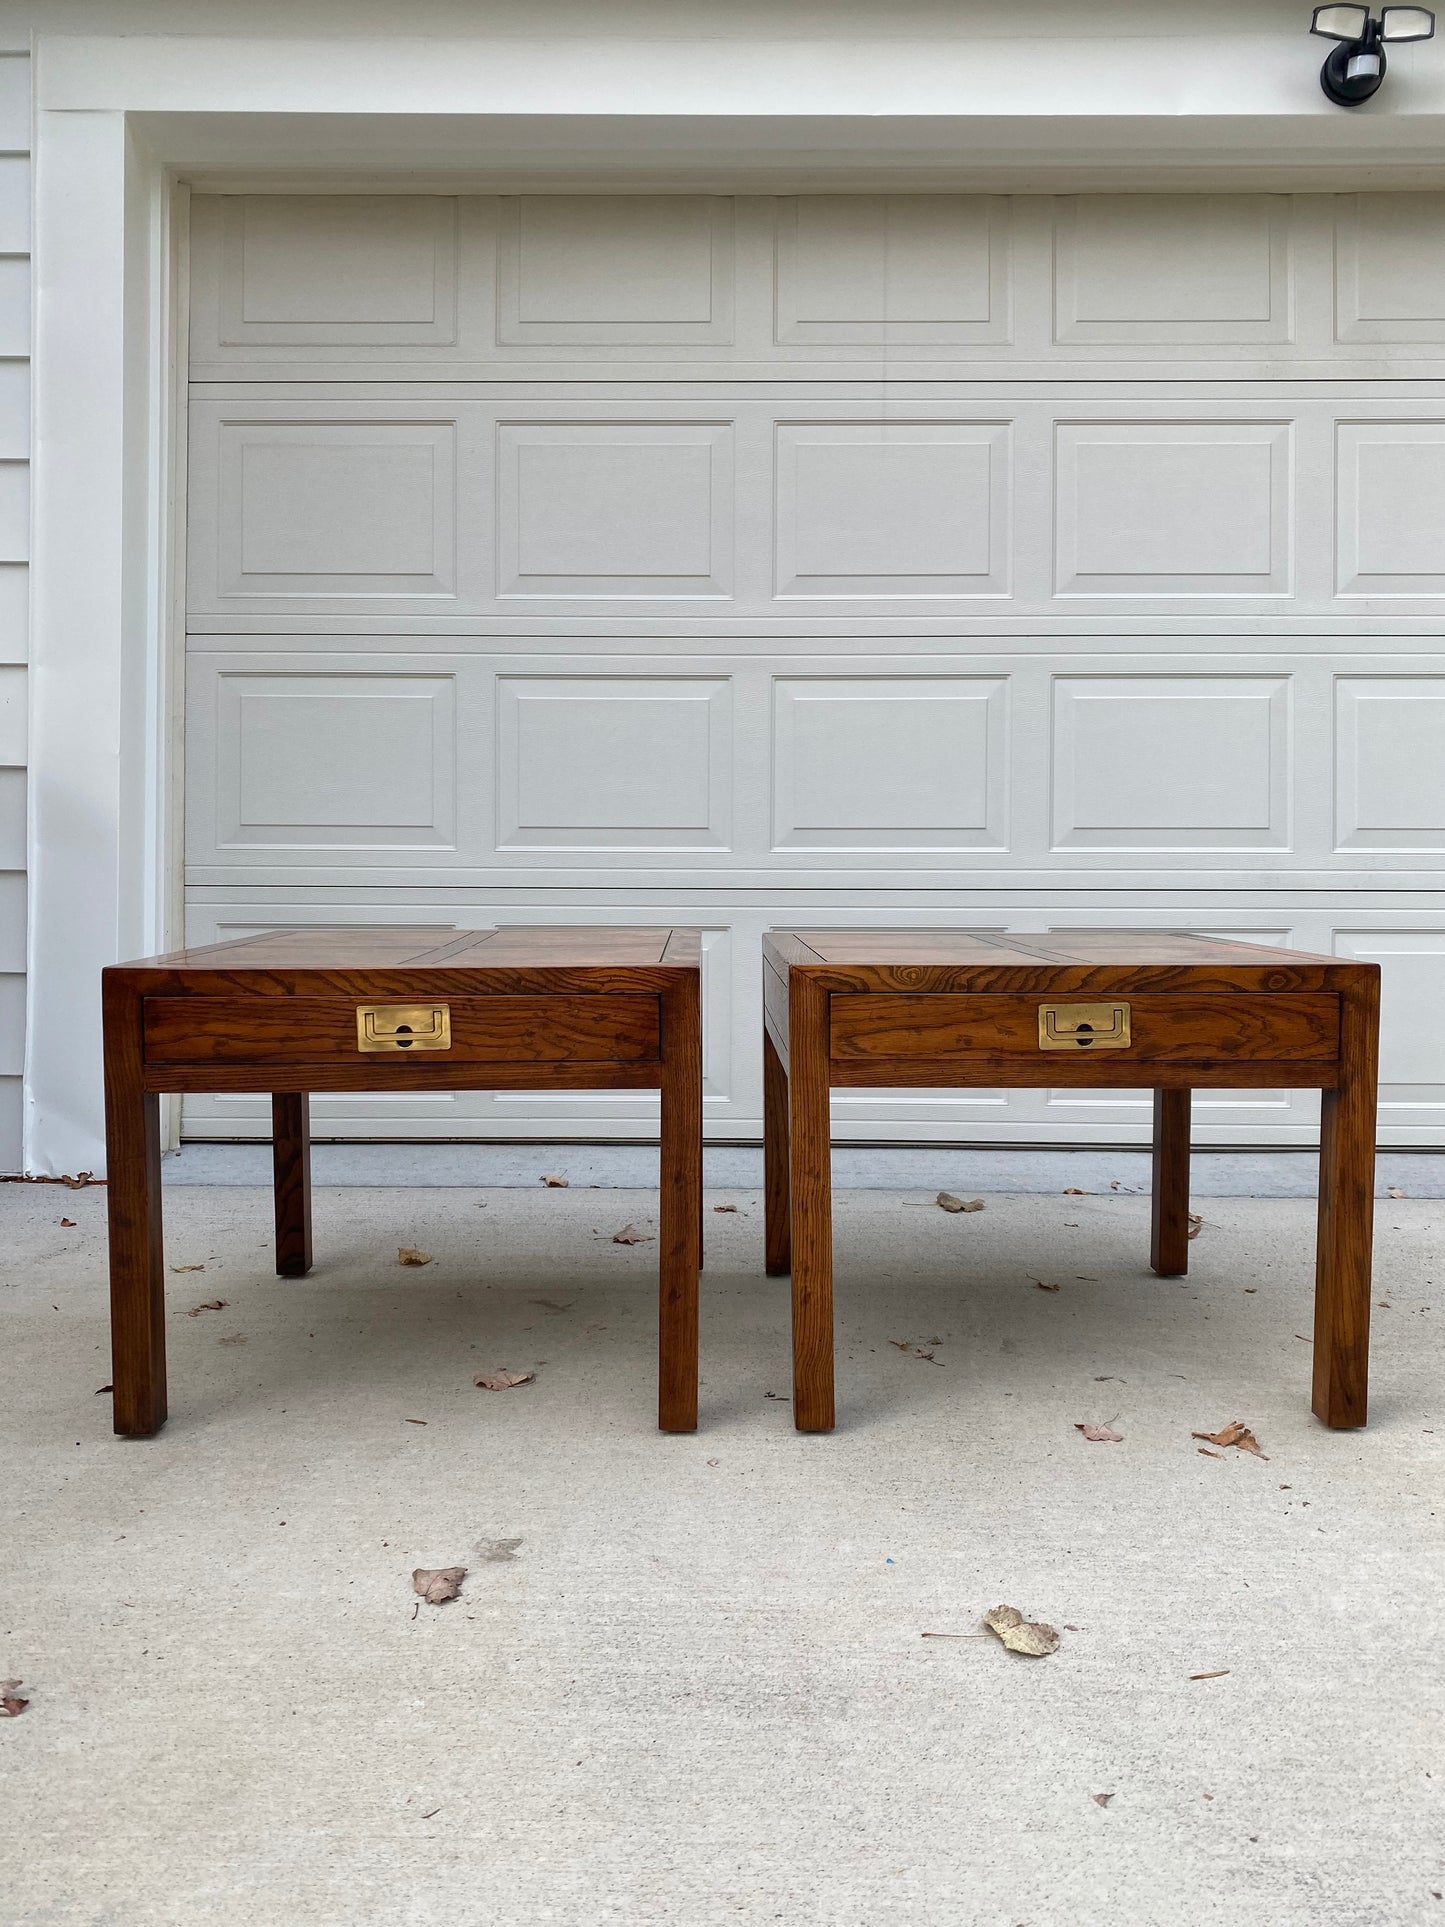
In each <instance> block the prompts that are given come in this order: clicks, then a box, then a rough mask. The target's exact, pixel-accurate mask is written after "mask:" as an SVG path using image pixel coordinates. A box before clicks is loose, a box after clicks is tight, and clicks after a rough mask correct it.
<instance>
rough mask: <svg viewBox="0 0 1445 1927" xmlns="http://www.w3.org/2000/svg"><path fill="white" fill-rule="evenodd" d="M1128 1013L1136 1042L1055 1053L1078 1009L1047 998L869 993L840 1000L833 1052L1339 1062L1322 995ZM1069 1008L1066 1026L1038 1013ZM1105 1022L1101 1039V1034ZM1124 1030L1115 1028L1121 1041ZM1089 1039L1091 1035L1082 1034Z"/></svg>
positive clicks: (1165, 1001) (1193, 1000) (1106, 1041)
mask: <svg viewBox="0 0 1445 1927" xmlns="http://www.w3.org/2000/svg"><path fill="white" fill-rule="evenodd" d="M1108 1005H1109V1008H1110V1009H1113V1008H1115V1007H1119V1006H1127V1035H1128V1039H1129V1041H1128V1043H1127V1044H1120V1043H1118V1042H1117V1041H1114V1038H1111V1037H1110V1036H1108V1035H1105V1034H1100V1035H1098V1036H1097V1037H1096V1038H1095V1040H1094V1041H1093V1042H1092V1043H1077V1044H1070V1043H1068V1042H1067V1041H1065V1042H1064V1044H1063V1045H1062V1047H1060V1046H1059V1045H1057V1044H1054V1045H1051V1046H1050V1047H1049V1048H1045V1046H1044V1045H1043V1044H1042V1043H1041V1041H1040V1039H1041V1036H1042V1035H1044V1034H1045V1033H1047V1034H1050V1035H1052V1036H1054V1037H1057V1036H1059V1035H1060V1034H1061V1033H1062V1034H1063V1036H1064V1037H1065V1039H1066V1040H1067V1038H1068V1036H1069V1034H1070V1033H1069V1029H1068V1026H1069V1025H1070V1024H1071V1023H1072V1022H1073V1021H1074V1020H1073V1016H1072V1013H1073V1012H1075V1011H1077V1010H1078V1009H1080V1008H1082V1006H1080V1005H1078V1004H1067V1005H1061V1004H1058V1003H1051V1002H1050V1000H1049V999H1047V998H1039V997H990V996H981V997H967V996H959V997H955V996H948V995H940V996H922V995H919V996H913V997H910V996H897V995H894V994H891V993H890V994H887V995H880V996H868V995H852V994H843V993H836V994H835V995H834V997H833V999H832V1020H831V1034H832V1045H831V1054H832V1056H833V1057H834V1058H835V1059H839V1060H843V1061H854V1062H856V1061H858V1060H860V1059H870V1058H892V1059H895V1060H896V1059H902V1058H925V1059H926V1058H930V1057H947V1058H954V1059H967V1058H978V1059H998V1058H1027V1059H1030V1060H1040V1059H1041V1060H1042V1061H1044V1062H1046V1063H1062V1062H1064V1061H1066V1059H1067V1057H1086V1056H1089V1055H1091V1054H1092V1055H1096V1056H1098V1057H1099V1059H1100V1061H1101V1062H1103V1063H1106V1064H1108V1065H1109V1066H1111V1067H1112V1068H1113V1069H1114V1070H1115V1071H1117V1070H1118V1069H1120V1068H1121V1067H1122V1066H1123V1065H1125V1064H1127V1063H1129V1062H1131V1061H1132V1062H1135V1063H1154V1064H1188V1063H1210V1062H1215V1061H1219V1062H1226V1063H1227V1062H1228V1061H1230V1060H1231V1059H1238V1058H1244V1059H1253V1060H1255V1061H1258V1062H1263V1063H1305V1062H1315V1061H1319V1060H1324V1061H1329V1060H1331V1059H1333V1058H1335V1057H1337V1056H1338V1055H1339V1048H1340V1005H1339V999H1338V998H1337V997H1334V996H1328V995H1324V994H1322V993H1313V992H1308V993H1294V992H1283V991H1281V992H1278V993H1273V992H1271V993H1267V994H1264V995H1255V994H1253V993H1252V992H1249V991H1239V992H1237V993H1228V992H1224V993H1215V994H1213V995H1207V996H1199V997H1191V996H1190V995H1188V994H1187V993H1185V992H1180V993H1175V992H1170V993H1168V994H1164V993H1159V992H1155V993H1152V994H1147V995H1144V996H1140V997H1114V998H1110V999H1109V1000H1108ZM1050 1011H1055V1012H1057V1011H1068V1012H1069V1013H1070V1016H1069V1017H1068V1018H1066V1019H1065V1020H1064V1022H1063V1024H1062V1025H1060V1024H1055V1023H1050V1022H1049V1021H1048V1020H1047V1017H1046V1018H1045V1021H1044V1023H1043V1024H1042V1025H1041V1021H1040V1013H1041V1012H1044V1013H1048V1012H1050ZM1102 1029H1103V1027H1102V1024H1101V1033H1102ZM1119 1029H1120V1027H1119V1026H1118V1025H1115V1026H1114V1033H1115V1037H1116V1036H1117V1034H1118V1032H1119ZM1083 1034H1084V1035H1087V1034H1088V1033H1083Z"/></svg>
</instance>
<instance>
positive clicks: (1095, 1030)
mask: <svg viewBox="0 0 1445 1927" xmlns="http://www.w3.org/2000/svg"><path fill="white" fill-rule="evenodd" d="M1130 1041H1131V1039H1130V1034H1129V1006H1128V1005H1127V1004H1040V1005H1039V1049H1040V1050H1128V1048H1129V1044H1130Z"/></svg>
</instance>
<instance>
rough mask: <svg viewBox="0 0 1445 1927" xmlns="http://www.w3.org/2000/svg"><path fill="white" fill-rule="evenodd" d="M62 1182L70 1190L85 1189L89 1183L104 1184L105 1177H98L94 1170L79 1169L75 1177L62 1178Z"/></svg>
mask: <svg viewBox="0 0 1445 1927" xmlns="http://www.w3.org/2000/svg"><path fill="white" fill-rule="evenodd" d="M60 1182H61V1183H62V1184H63V1185H64V1186H65V1187H66V1189H67V1190H69V1191H83V1190H84V1189H85V1187H86V1185H88V1184H104V1183H105V1179H104V1178H97V1177H96V1175H95V1173H94V1171H77V1172H76V1174H75V1176H74V1177H73V1178H64V1177H63V1178H62V1179H61V1180H60Z"/></svg>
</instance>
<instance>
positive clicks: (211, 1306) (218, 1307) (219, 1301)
mask: <svg viewBox="0 0 1445 1927" xmlns="http://www.w3.org/2000/svg"><path fill="white" fill-rule="evenodd" d="M229 1303H230V1300H229V1299H226V1298H203V1299H202V1300H201V1302H200V1304H199V1305H192V1306H191V1308H190V1310H189V1311H188V1312H187V1313H186V1316H187V1318H199V1317H200V1315H201V1313H202V1312H203V1311H224V1310H225V1309H226V1306H227V1305H228V1304H229Z"/></svg>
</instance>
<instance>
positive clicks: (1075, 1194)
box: [1064, 1184, 1094, 1198]
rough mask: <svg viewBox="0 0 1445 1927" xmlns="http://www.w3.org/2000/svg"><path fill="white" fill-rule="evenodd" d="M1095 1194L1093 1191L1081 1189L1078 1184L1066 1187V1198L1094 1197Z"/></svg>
mask: <svg viewBox="0 0 1445 1927" xmlns="http://www.w3.org/2000/svg"><path fill="white" fill-rule="evenodd" d="M1093 1195H1094V1194H1093V1192H1092V1191H1081V1190H1080V1189H1079V1187H1078V1185H1077V1184H1068V1185H1065V1187H1064V1196H1065V1197H1066V1198H1092V1197H1093Z"/></svg>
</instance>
